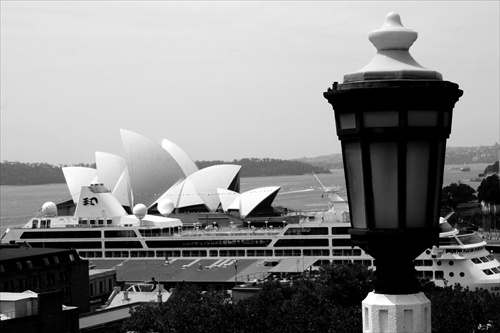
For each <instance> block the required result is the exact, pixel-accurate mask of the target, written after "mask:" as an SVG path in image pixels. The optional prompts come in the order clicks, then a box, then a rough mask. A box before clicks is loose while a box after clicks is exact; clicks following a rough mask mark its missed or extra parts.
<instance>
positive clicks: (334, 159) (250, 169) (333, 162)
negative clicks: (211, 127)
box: [0, 144, 499, 185]
mask: <svg viewBox="0 0 500 333" xmlns="http://www.w3.org/2000/svg"><path fill="white" fill-rule="evenodd" d="M498 151H499V145H498V144H495V145H493V146H480V147H449V148H447V150H446V162H445V163H446V164H448V165H460V164H472V163H489V164H494V163H495V162H497V161H498ZM196 164H197V165H198V168H200V169H202V168H206V167H208V166H211V165H216V164H237V165H241V166H242V171H241V177H262V176H291V175H303V174H307V173H309V174H310V173H312V172H314V173H330V171H329V170H331V169H341V168H343V165H342V155H341V154H332V155H326V156H318V157H313V158H306V157H303V158H299V159H293V160H278V159H271V158H263V159H258V158H243V159H241V160H233V161H231V162H229V161H196ZM63 166H64V165H59V166H55V165H50V164H47V163H21V162H9V161H3V162H1V163H0V184H1V185H38V184H49V183H64V181H65V180H64V176H63V173H62V170H61V167H63ZM78 166H85V167H95V164H83V163H80V164H78Z"/></svg>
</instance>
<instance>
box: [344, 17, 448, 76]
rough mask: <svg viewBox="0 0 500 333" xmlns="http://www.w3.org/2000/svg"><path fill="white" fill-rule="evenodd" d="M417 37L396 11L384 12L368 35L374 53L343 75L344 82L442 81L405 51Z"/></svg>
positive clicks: (435, 73)
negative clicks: (361, 65)
mask: <svg viewBox="0 0 500 333" xmlns="http://www.w3.org/2000/svg"><path fill="white" fill-rule="evenodd" d="M417 37H418V33H417V32H416V31H414V30H411V29H408V28H405V27H404V26H403V24H402V23H401V17H400V16H399V14H398V13H395V12H391V13H389V14H387V15H386V17H385V22H384V25H383V26H382V27H381V28H380V29H376V30H373V31H372V32H370V33H369V34H368V38H369V40H370V41H371V42H372V44H373V45H374V46H375V48H376V49H377V54H375V56H374V57H373V59H372V60H371V61H370V63H368V65H366V66H365V67H363V68H362V69H360V70H359V71H357V72H355V73H350V74H346V75H345V76H344V83H348V82H356V81H370V80H401V79H411V80H439V81H442V80H443V77H442V75H441V74H440V73H438V72H436V71H433V70H429V69H426V68H425V67H423V66H422V65H420V64H419V63H418V62H416V61H415V59H413V57H412V56H411V55H410V53H409V52H408V50H409V49H410V47H411V46H412V44H413V42H415V40H417Z"/></svg>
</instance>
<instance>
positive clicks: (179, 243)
mask: <svg viewBox="0 0 500 333" xmlns="http://www.w3.org/2000/svg"><path fill="white" fill-rule="evenodd" d="M271 242H272V239H205V240H204V239H199V240H190V239H188V240H183V239H172V240H147V241H146V245H147V247H148V248H207V247H243V248H248V247H263V246H268V245H269V244H270V243H271ZM30 245H31V246H33V247H53V248H63V249H64V248H66V249H69V248H73V249H100V248H102V242H100V241H96V242H92V241H78V242H71V241H63V242H46V243H45V242H30ZM331 245H332V246H333V247H338V246H350V245H351V243H350V240H349V239H348V238H340V239H337V238H335V239H332V241H331ZM319 246H323V247H328V246H329V240H328V239H327V238H319V239H317V238H313V239H278V240H277V241H276V243H275V245H274V247H319ZM144 247H145V246H143V244H142V243H141V242H140V241H132V240H130V241H106V242H104V248H106V249H141V248H144Z"/></svg>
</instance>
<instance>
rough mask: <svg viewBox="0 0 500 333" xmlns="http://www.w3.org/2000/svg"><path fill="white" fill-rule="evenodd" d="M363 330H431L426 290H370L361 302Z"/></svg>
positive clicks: (396, 331) (429, 303)
mask: <svg viewBox="0 0 500 333" xmlns="http://www.w3.org/2000/svg"><path fill="white" fill-rule="evenodd" d="M362 312H363V332H394V333H401V332H431V302H430V301H429V299H428V298H427V297H426V296H425V295H424V293H416V294H407V295H386V294H377V293H374V292H370V293H369V294H368V296H367V297H366V298H365V299H364V301H363V303H362Z"/></svg>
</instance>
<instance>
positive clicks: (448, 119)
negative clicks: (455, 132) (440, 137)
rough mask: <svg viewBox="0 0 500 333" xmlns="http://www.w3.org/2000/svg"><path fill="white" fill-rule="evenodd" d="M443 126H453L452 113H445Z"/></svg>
mask: <svg viewBox="0 0 500 333" xmlns="http://www.w3.org/2000/svg"><path fill="white" fill-rule="evenodd" d="M443 118H444V119H443V126H444V127H446V128H447V127H450V126H451V113H450V112H445V113H444V115H443Z"/></svg>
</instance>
